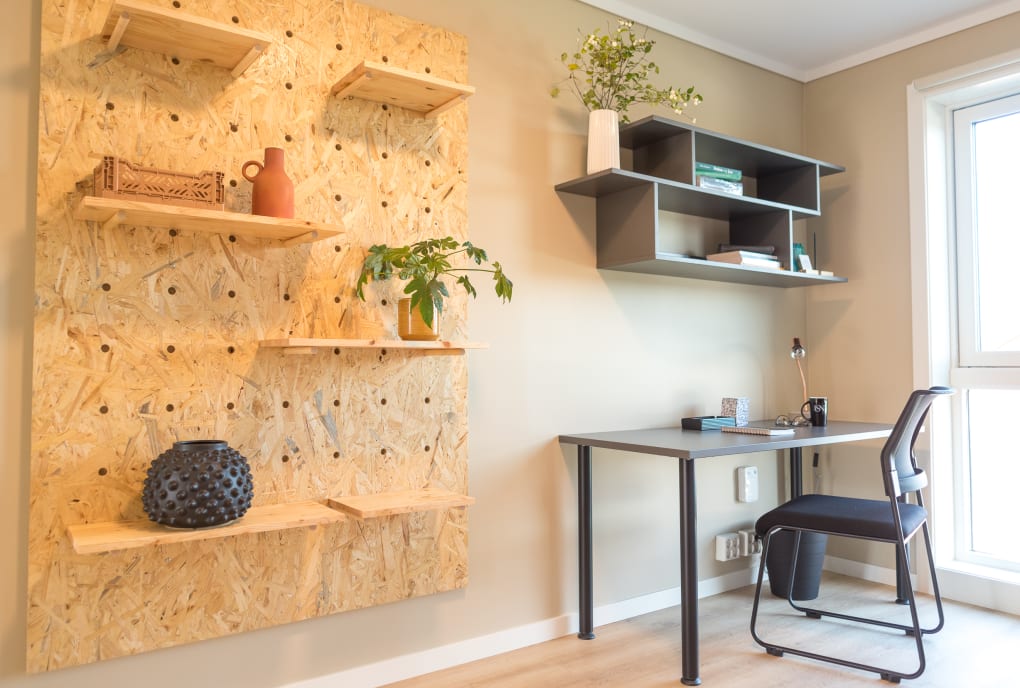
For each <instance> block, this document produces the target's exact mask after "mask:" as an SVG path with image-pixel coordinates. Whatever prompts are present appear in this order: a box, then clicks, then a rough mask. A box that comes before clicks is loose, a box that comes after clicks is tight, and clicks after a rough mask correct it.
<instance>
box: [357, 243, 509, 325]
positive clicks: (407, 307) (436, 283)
mask: <svg viewBox="0 0 1020 688" xmlns="http://www.w3.org/2000/svg"><path fill="white" fill-rule="evenodd" d="M458 256H463V258H466V259H467V266H461V265H455V264H454V260H456V259H457V257H458ZM488 262H489V257H488V254H486V252H485V250H484V249H481V248H479V247H477V246H475V245H474V244H472V243H471V242H470V241H464V242H460V241H457V240H456V239H454V238H453V237H449V236H448V237H443V238H441V239H424V240H422V241H418V242H415V243H413V244H408V245H405V246H394V247H390V246H387V245H386V244H377V245H375V246H372V247H371V248H369V249H368V255H367V256H365V260H364V262H363V263H362V266H361V276H360V277H358V284H357V287H356V289H355V293H356V294H357V295H358V298H360V299H361V300H362V301H364V300H365V292H364V287H365V285H366V284H367V283H368V280H369V279H372V280H386V279H389V278H391V277H394V276H395V277H397V278H398V279H401V280H406V281H407V285H406V286H405V287H404V293H405V294H408V297H407V298H403V299H401V300H400V301H401V303H399V304H398V305H397V308H398V310H397V314H398V321H399V324H398V333H399V335H400V338H401V339H410V340H434V339H438V338H439V315H440V314H441V313H442V312H443V300H444V299H445V298H447V297H449V296H450V291H449V289H447V287H446V284H444V283H443V280H442V279H441V278H442V277H444V276H449V277H453V278H455V279H456V283H457V284H459V285H461V286H462V287H464V291H466V292H467V293H468V294H469V295H470V296H472V297H477V296H478V292H477V291H476V290H475V287H474V285H473V284H472V283H471V279H470V275H469V274H468V273H472V272H488V273H490V274H491V275H492V279H493V282H495V284H494V285H493V288H494V289H495V291H496V296H499V297H500V298H501V299H502V300H503V302H504V303H505V302H507V301H509V300H510V299H511V297H512V296H513V288H514V285H513V282H511V281H510V279H509V278H508V277H507V276H506V274H505V273H504V272H503V266H502V265H501V264H500V263H499V261H492V267H491V268H485V267H471V265H472V264H473V265H479V266H480V265H482V264H483V263H488Z"/></svg>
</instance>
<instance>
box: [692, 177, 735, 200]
mask: <svg viewBox="0 0 1020 688" xmlns="http://www.w3.org/2000/svg"><path fill="white" fill-rule="evenodd" d="M695 184H696V185H697V186H700V187H701V188H703V189H712V190H713V191H722V192H724V193H728V194H734V195H736V196H743V195H744V185H743V183H741V182H735V181H731V180H729V179H719V178H718V177H706V176H704V175H701V174H699V175H698V176H697V178H696V179H695Z"/></svg>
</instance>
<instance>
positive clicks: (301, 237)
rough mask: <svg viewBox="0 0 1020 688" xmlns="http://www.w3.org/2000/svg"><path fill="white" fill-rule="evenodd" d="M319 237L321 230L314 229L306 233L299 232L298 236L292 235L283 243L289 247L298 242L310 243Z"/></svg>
mask: <svg viewBox="0 0 1020 688" xmlns="http://www.w3.org/2000/svg"><path fill="white" fill-rule="evenodd" d="M318 238H319V232H318V231H316V230H314V229H313V230H312V231H310V232H305V233H304V234H298V235H297V236H296V237H291V238H290V239H287V240H286V241H284V242H283V245H284V246H285V247H287V248H290V247H291V246H297V245H298V244H308V243H311V242H313V241H315V240H316V239H318Z"/></svg>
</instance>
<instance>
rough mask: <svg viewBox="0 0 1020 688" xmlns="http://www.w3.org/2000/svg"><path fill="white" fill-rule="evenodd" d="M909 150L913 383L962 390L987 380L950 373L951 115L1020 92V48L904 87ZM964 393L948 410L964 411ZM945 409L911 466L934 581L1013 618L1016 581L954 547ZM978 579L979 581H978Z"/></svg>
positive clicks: (922, 573) (956, 443)
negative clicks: (925, 482) (928, 530)
mask: <svg viewBox="0 0 1020 688" xmlns="http://www.w3.org/2000/svg"><path fill="white" fill-rule="evenodd" d="M906 90H907V127H908V132H907V145H908V170H909V189H910V204H909V205H910V237H911V249H910V253H911V256H910V260H911V287H912V299H911V311H912V333H913V342H914V356H913V363H914V375H913V377H914V384H915V387H918V388H920V387H930V386H932V385H946V384H948V385H951V386H957V387H960V386H967V385H972V384H975V383H977V384H978V385H981V386H983V384H984V383H991V382H992V381H991V380H989V379H985V380H984V381H983V382H979V380H977V379H966V380H965V379H962V378H961V377H960V375H961V372H962V371H964V370H966V371H967V373H968V374H973V375H979V376H980V375H983V374H984V373H985V372H987V369H983V368H970V369H961V368H955V369H954V366H955V361H956V360H958V359H957V354H958V350H957V346H958V342H957V341H956V340H955V338H954V337H953V336H952V334H953V332H954V331H956V323H955V322H954V321H953V318H954V317H955V316H954V315H953V314H954V313H955V311H956V298H957V290H956V286H955V279H954V278H951V277H949V276H951V275H955V274H956V267H957V266H956V264H955V261H954V260H953V257H954V256H955V250H953V248H952V241H953V237H954V233H953V226H952V225H953V212H954V203H953V177H952V140H951V136H950V133H951V131H952V111H953V109H955V108H958V107H963V106H965V105H971V104H976V103H979V102H982V101H984V100H989V99H991V98H994V97H997V96H999V95H1004V94H1006V93H1008V92H1010V91H1011V90H1012V91H1015V90H1020V50H1016V51H1012V52H1010V53H1007V54H1004V55H1001V56H998V57H995V58H991V59H988V60H983V61H981V62H977V63H974V64H971V65H967V66H964V67H960V68H957V69H953V70H950V71H947V72H942V73H939V74H935V75H932V76H929V77H925V78H923V79H918V80H916V81H914V82H913V83H911V84H909V85H908V86H907V89H906ZM1002 370H1003V369H998V371H996V372H995V373H994V374H995V376H996V381H995V382H994V385H996V386H998V385H1007V386H1013V385H1020V368H1013V369H1007V372H1008V375H1005V376H1004V375H1003V374H1002ZM962 403H963V400H962V398H961V395H955V396H954V397H953V400H952V406H953V408H952V411H953V412H954V413H959V412H960V411H961V410H962V406H961V405H962ZM948 406H949V405H944V404H939V405H936V406H933V408H932V415H931V423H929V424H928V425H929V427H930V428H931V429H932V432H930V433H925V434H923V435H922V436H921V437H920V438H919V442H918V446H917V455H918V461H919V462H920V464H921V465H922V466H923V467H924V468H925V469H926V470H927V471H928V472H929V475H930V476H931V490H930V497H929V504H930V505H931V506H932V508H931V515H930V517H931V523H932V533H933V539H934V543H933V547H934V550H935V557H936V562H937V569H938V575H939V584H940V587H941V589H942V592H943V594H944V595H945V596H946V597H949V598H952V599H957V600H961V601H964V602H968V603H971V604H977V605H981V606H985V607H990V608H993V609H1000V610H1002V611H1007V612H1010V613H1013V614H1020V575H1018V574H1015V573H1011V572H1007V571H1002V570H1001V569H993V568H990V567H986V566H981V565H980V564H975V563H973V562H968V561H964V560H961V558H960V557H958V556H957V552H956V543H957V542H958V541H959V537H958V531H957V529H956V525H957V524H956V518H955V516H954V513H953V511H954V510H953V509H952V508H951V506H950V508H946V507H947V506H949V505H952V504H954V500H955V499H957V495H956V494H955V492H956V490H957V487H958V486H959V484H960V480H959V475H956V474H954V473H955V472H956V471H957V467H956V466H955V465H954V464H956V463H959V462H954V461H953V456H954V454H955V455H960V454H959V452H960V450H961V448H962V444H961V442H963V441H964V438H963V437H961V436H960V433H953V432H952V426H951V416H950V408H948ZM919 568H920V570H919V577H920V583H921V586H922V588H924V589H927V590H929V591H930V590H931V581H930V580H927V574H926V569H924V567H919ZM975 579H980V584H978V585H976V584H975V582H976V580H975Z"/></svg>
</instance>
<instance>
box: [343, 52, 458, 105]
mask: <svg viewBox="0 0 1020 688" xmlns="http://www.w3.org/2000/svg"><path fill="white" fill-rule="evenodd" d="M474 92H475V87H474V86H469V85H467V84H458V83H456V82H454V81H447V80H445V79H437V78H436V77H434V76H430V75H428V74H417V73H415V72H409V71H407V70H404V69H398V68H396V67H390V66H388V65H384V64H379V63H377V62H368V61H365V62H362V63H361V64H359V65H358V66H357V67H355V68H354V69H352V70H351V71H350V72H348V73H347V74H346V75H345V76H344V77H343V78H342V79H340V81H338V82H336V84H334V85H333V90H332V91H331V92H330V93H331V94H335V95H338V96H341V97H342V96H355V97H358V98H364V99H365V100H371V101H374V102H377V103H387V104H389V105H397V106H399V107H402V108H407V109H408V110H413V111H415V112H420V113H421V114H422V115H423V116H425V117H427V118H431V117H435V116H437V115H439V114H440V113H441V112H445V111H446V110H448V109H450V108H452V107H453V106H455V105H457V104H458V103H460V102H461V101H462V100H465V99H466V98H468V97H469V96H471V95H472V94H473V93H474Z"/></svg>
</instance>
